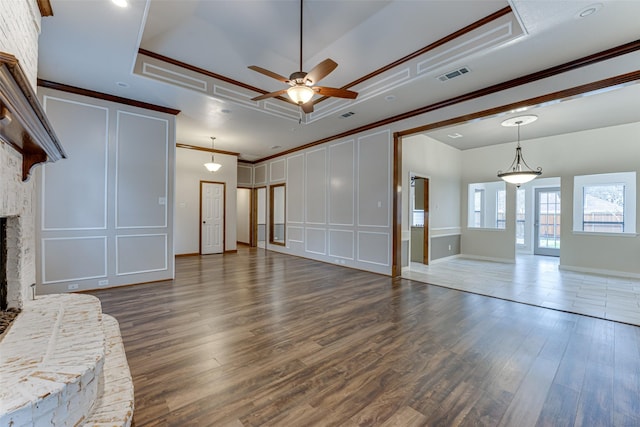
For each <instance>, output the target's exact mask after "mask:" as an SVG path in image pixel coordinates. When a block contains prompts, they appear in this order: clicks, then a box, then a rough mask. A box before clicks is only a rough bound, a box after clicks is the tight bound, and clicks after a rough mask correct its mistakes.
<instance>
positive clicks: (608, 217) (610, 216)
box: [582, 184, 624, 233]
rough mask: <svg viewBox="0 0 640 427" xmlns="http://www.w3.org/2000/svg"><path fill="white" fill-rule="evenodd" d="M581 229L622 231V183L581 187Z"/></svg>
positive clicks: (604, 231) (608, 231)
mask: <svg viewBox="0 0 640 427" xmlns="http://www.w3.org/2000/svg"><path fill="white" fill-rule="evenodd" d="M582 191H583V197H582V231H594V232H600V233H624V184H609V185H585V186H584V187H582Z"/></svg>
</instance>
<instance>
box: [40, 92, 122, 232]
mask: <svg viewBox="0 0 640 427" xmlns="http://www.w3.org/2000/svg"><path fill="white" fill-rule="evenodd" d="M43 104H44V108H45V111H46V112H47V116H48V117H49V120H50V121H51V124H52V125H53V127H54V128H55V130H56V134H57V135H58V138H60V140H61V141H63V142H64V149H65V151H66V153H67V159H65V160H63V161H60V162H57V163H47V164H45V165H44V166H43V172H42V174H41V188H42V211H43V215H42V225H41V227H42V230H47V231H48V230H92V229H93V230H96V229H100V230H104V229H105V228H106V227H107V149H108V141H109V132H108V122H109V110H108V109H106V108H102V107H98V106H95V105H89V104H84V103H80V102H75V101H69V100H64V99H59V98H54V97H44V99H43ZM69 117H73V121H69V120H68V118H69ZM45 176H46V178H45ZM59 188H64V189H65V191H64V192H60V191H55V189H59Z"/></svg>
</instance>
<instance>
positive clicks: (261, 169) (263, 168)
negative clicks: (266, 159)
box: [253, 164, 267, 186]
mask: <svg viewBox="0 0 640 427" xmlns="http://www.w3.org/2000/svg"><path fill="white" fill-rule="evenodd" d="M253 184H254V185H256V186H260V185H266V184H267V165H266V164H264V165H257V166H255V167H254V168H253Z"/></svg>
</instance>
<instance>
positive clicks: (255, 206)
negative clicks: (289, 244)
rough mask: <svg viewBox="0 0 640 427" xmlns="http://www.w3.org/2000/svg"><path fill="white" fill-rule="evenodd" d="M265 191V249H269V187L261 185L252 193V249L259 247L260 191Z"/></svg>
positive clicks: (254, 188)
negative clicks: (267, 221)
mask: <svg viewBox="0 0 640 427" xmlns="http://www.w3.org/2000/svg"><path fill="white" fill-rule="evenodd" d="M260 189H264V205H265V206H264V216H265V224H264V228H265V230H264V249H266V248H267V223H266V220H267V218H266V217H267V186H266V185H261V186H259V187H253V191H252V192H251V233H252V237H251V247H253V248H256V247H258V190H260Z"/></svg>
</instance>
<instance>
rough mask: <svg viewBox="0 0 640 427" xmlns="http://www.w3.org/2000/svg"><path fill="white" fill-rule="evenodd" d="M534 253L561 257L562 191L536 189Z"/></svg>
mask: <svg viewBox="0 0 640 427" xmlns="http://www.w3.org/2000/svg"><path fill="white" fill-rule="evenodd" d="M535 194H536V204H535V208H536V221H535V223H534V236H535V240H534V242H533V253H534V254H535V255H549V256H560V189H559V188H536V191H535Z"/></svg>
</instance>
